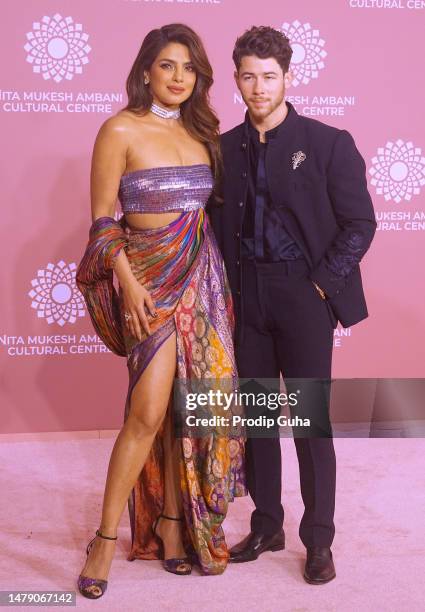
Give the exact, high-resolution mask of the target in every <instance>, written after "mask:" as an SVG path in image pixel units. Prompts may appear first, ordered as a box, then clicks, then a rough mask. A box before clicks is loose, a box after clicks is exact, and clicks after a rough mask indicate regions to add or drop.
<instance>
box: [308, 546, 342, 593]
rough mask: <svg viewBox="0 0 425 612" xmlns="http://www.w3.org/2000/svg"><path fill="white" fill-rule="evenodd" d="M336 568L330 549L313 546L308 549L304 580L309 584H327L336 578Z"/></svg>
mask: <svg viewBox="0 0 425 612" xmlns="http://www.w3.org/2000/svg"><path fill="white" fill-rule="evenodd" d="M335 576H336V573H335V566H334V562H333V560H332V551H331V549H330V548H325V547H319V546H313V547H311V548H307V561H306V564H305V570H304V579H305V580H306V582H308V583H309V584H325V583H326V582H329V581H330V580H333V578H335Z"/></svg>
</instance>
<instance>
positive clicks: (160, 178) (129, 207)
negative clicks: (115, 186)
mask: <svg viewBox="0 0 425 612" xmlns="http://www.w3.org/2000/svg"><path fill="white" fill-rule="evenodd" d="M213 186H214V180H213V175H212V172H211V168H210V167H209V166H208V165H207V164H194V165H192V166H162V167H159V168H144V169H141V170H135V171H134V172H129V173H128V174H124V175H123V176H122V177H121V181H120V187H119V191H118V199H119V201H120V203H121V208H122V211H123V213H124V214H130V213H165V212H174V211H176V212H177V211H186V212H187V211H191V210H197V209H198V208H205V205H206V203H207V201H208V198H209V196H210V194H211V191H212V189H213Z"/></svg>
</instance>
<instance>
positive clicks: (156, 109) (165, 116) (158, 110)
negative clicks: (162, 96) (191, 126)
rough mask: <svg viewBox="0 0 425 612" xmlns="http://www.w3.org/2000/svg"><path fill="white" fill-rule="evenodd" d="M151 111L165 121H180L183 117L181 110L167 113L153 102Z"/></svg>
mask: <svg viewBox="0 0 425 612" xmlns="http://www.w3.org/2000/svg"><path fill="white" fill-rule="evenodd" d="M150 111H151V113H153V114H154V115H158V117H162V118H163V119H178V118H179V117H180V115H181V113H180V108H178V109H177V110H172V111H167V110H165V108H162V106H158V104H155V102H152V106H151V107H150Z"/></svg>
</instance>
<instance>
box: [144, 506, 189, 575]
mask: <svg viewBox="0 0 425 612" xmlns="http://www.w3.org/2000/svg"><path fill="white" fill-rule="evenodd" d="M160 518H165V519H168V520H170V521H182V520H183V519H182V518H176V517H174V516H167V515H166V514H160V515H159V516H158V517H157V518H156V520H155V522H154V524H153V525H152V531H153V534H154V536H155V537H156V538H158V540H159V542H160V545H161V557H162V565H163V567H164V569H165V570H167V572H171V573H172V574H177V575H178V576H187V575H188V574H190V573H191V571H192V563H191V562H190V559H189V557H182V558H181V559H164V554H165V553H164V542H163V541H162V539H161V537H160V536H159V535H158V534H157V533H156V528H157V527H158V522H159V519H160Z"/></svg>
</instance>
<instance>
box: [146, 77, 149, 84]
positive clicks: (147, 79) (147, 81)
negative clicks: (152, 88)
mask: <svg viewBox="0 0 425 612" xmlns="http://www.w3.org/2000/svg"><path fill="white" fill-rule="evenodd" d="M148 84H149V78H148V77H145V85H148Z"/></svg>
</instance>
